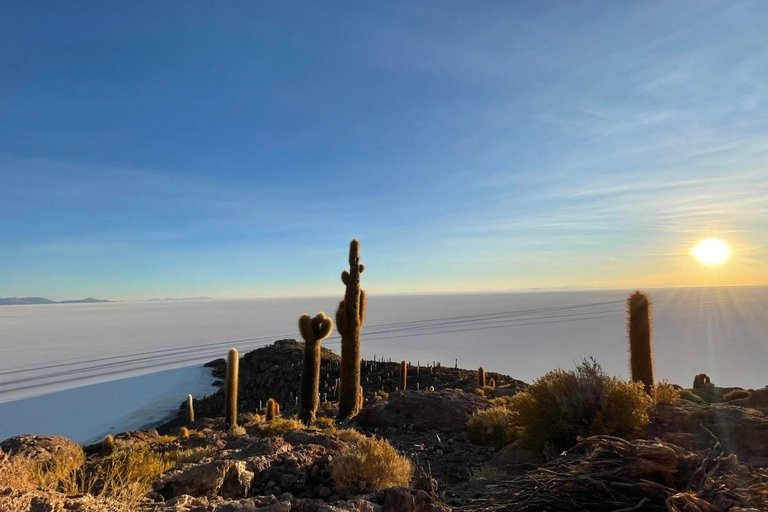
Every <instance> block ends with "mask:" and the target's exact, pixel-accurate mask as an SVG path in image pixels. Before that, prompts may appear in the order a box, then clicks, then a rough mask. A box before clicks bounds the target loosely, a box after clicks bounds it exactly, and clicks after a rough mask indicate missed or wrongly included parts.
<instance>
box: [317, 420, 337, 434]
mask: <svg viewBox="0 0 768 512" xmlns="http://www.w3.org/2000/svg"><path fill="white" fill-rule="evenodd" d="M315 427H317V428H318V429H319V430H325V431H328V432H334V431H335V430H336V421H335V420H334V419H333V418H327V417H324V418H317V419H316V420H315Z"/></svg>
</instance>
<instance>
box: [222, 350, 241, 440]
mask: <svg viewBox="0 0 768 512" xmlns="http://www.w3.org/2000/svg"><path fill="white" fill-rule="evenodd" d="M239 366H240V354H238V353H237V349H236V348H231V349H229V352H228V353H227V384H226V387H225V388H224V403H225V411H224V424H225V425H226V427H227V429H230V428H232V427H236V426H237V384H238V373H239Z"/></svg>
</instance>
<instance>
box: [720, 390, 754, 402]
mask: <svg viewBox="0 0 768 512" xmlns="http://www.w3.org/2000/svg"><path fill="white" fill-rule="evenodd" d="M751 395H752V393H750V392H749V391H747V390H746V389H734V390H733V391H729V392H728V393H726V394H724V395H723V398H724V399H725V401H726V402H730V401H731V400H739V399H740V398H749V397H750V396H751Z"/></svg>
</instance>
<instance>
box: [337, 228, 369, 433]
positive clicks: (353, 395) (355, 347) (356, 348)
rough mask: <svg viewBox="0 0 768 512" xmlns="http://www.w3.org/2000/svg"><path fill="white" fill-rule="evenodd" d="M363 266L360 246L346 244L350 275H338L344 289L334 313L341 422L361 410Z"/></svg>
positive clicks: (346, 273)
mask: <svg viewBox="0 0 768 512" xmlns="http://www.w3.org/2000/svg"><path fill="white" fill-rule="evenodd" d="M364 270H365V266H364V265H363V264H362V263H360V242H358V241H357V240H352V242H351V243H350V244H349V271H347V270H345V271H344V272H342V273H341V281H342V282H343V283H344V285H345V286H346V287H347V289H346V293H345V294H344V300H342V301H341V302H340V303H339V309H338V310H337V311H336V328H337V329H338V331H339V334H340V335H341V390H340V393H339V414H338V417H339V418H340V419H345V418H349V417H352V416H354V415H355V414H356V413H357V411H358V410H359V409H360V330H361V329H362V327H363V323H364V322H365V307H366V299H365V291H364V290H363V289H362V288H360V275H361V274H362V273H363V271H364Z"/></svg>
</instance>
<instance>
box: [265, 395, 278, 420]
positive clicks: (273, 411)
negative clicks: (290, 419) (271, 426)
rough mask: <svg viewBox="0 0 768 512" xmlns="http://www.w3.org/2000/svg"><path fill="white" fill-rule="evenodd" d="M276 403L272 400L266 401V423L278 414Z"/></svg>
mask: <svg viewBox="0 0 768 512" xmlns="http://www.w3.org/2000/svg"><path fill="white" fill-rule="evenodd" d="M278 407H279V406H278V405H277V402H275V400H274V398H270V399H269V400H267V421H272V420H273V419H275V418H277V415H278V414H279V411H278Z"/></svg>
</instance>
